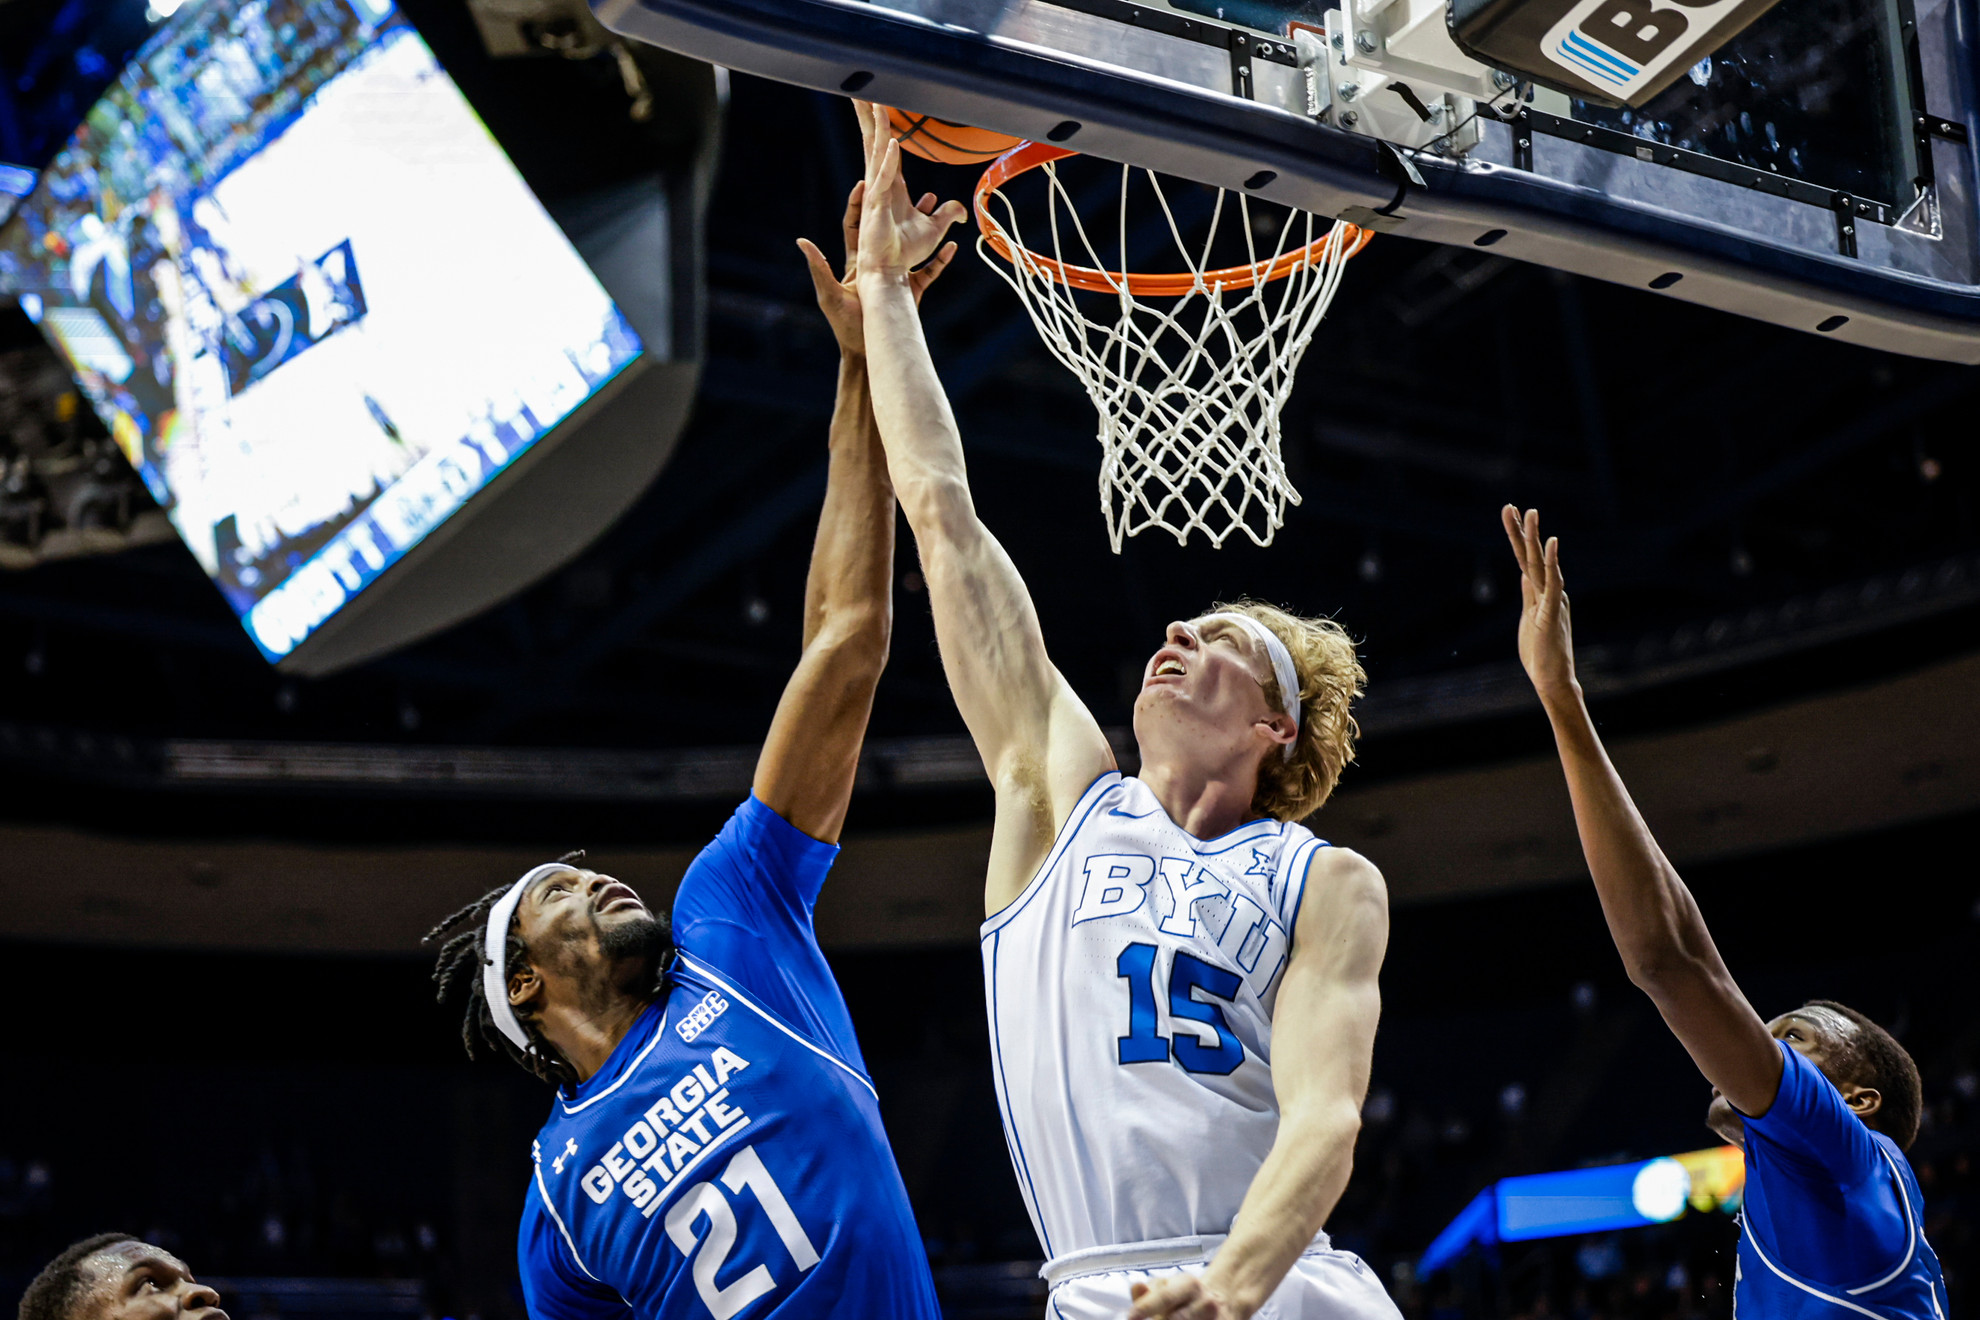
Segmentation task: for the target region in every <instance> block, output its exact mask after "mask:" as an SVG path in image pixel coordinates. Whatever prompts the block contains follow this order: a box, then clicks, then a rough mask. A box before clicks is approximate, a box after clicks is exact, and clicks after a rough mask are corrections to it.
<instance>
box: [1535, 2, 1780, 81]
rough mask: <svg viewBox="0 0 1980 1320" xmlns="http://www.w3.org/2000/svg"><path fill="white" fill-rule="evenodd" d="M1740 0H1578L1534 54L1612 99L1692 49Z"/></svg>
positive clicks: (1688, 56)
mask: <svg viewBox="0 0 1980 1320" xmlns="http://www.w3.org/2000/svg"><path fill="white" fill-rule="evenodd" d="M1742 2H1743V0H1581V3H1580V4H1577V5H1575V6H1574V7H1572V8H1571V9H1569V10H1568V11H1567V12H1566V13H1565V14H1563V15H1561V18H1560V21H1558V22H1557V23H1555V24H1554V26H1553V27H1551V28H1549V29H1548V30H1547V35H1546V36H1544V37H1542V38H1541V40H1540V53H1541V54H1543V55H1545V56H1546V57H1547V58H1548V59H1549V60H1552V61H1553V62H1554V63H1555V64H1558V65H1559V66H1560V67H1561V68H1563V69H1566V70H1568V71H1569V72H1570V73H1572V74H1574V75H1575V76H1576V77H1577V78H1579V79H1580V80H1581V81H1582V82H1585V83H1588V84H1590V85H1591V86H1594V87H1599V88H1601V89H1602V91H1603V92H1604V93H1606V94H1607V95H1609V96H1611V97H1613V98H1615V99H1616V100H1618V101H1622V100H1627V99H1628V98H1629V97H1630V96H1632V95H1634V94H1635V93H1636V92H1637V91H1639V90H1641V89H1642V88H1644V87H1647V86H1649V85H1650V84H1651V83H1652V82H1654V81H1655V80H1656V79H1657V78H1658V77H1659V76H1660V75H1661V74H1663V73H1665V72H1667V71H1668V70H1669V69H1670V67H1671V66H1672V65H1673V64H1676V63H1679V62H1682V63H1685V64H1691V63H1695V62H1696V56H1695V55H1693V54H1692V52H1694V51H1696V50H1697V49H1698V47H1699V46H1700V44H1701V43H1702V42H1703V41H1704V39H1705V38H1707V37H1709V36H1710V35H1711V32H1712V29H1713V27H1714V26H1716V25H1717V24H1718V23H1719V22H1720V21H1721V20H1722V19H1724V18H1726V17H1728V16H1729V15H1731V14H1732V12H1733V11H1734V10H1735V9H1738V8H1739V6H1740V4H1741V3H1742Z"/></svg>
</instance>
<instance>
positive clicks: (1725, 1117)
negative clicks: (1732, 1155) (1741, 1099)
mask: <svg viewBox="0 0 1980 1320" xmlns="http://www.w3.org/2000/svg"><path fill="white" fill-rule="evenodd" d="M1705 1126H1706V1127H1708V1128H1710V1129H1712V1131H1713V1132H1715V1133H1717V1134H1718V1135H1719V1136H1721V1137H1723V1138H1725V1139H1726V1140H1727V1141H1729V1142H1731V1143H1732V1144H1733V1145H1735V1146H1740V1147H1744V1146H1745V1145H1746V1124H1745V1123H1744V1122H1742V1121H1741V1120H1740V1116H1739V1111H1738V1110H1736V1109H1734V1108H1733V1107H1732V1103H1731V1102H1730V1101H1728V1100H1727V1099H1726V1098H1725V1097H1724V1096H1722V1095H1715V1096H1713V1097H1712V1103H1711V1104H1710V1105H1707V1106H1706V1108H1705Z"/></svg>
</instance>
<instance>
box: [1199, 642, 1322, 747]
mask: <svg viewBox="0 0 1980 1320" xmlns="http://www.w3.org/2000/svg"><path fill="white" fill-rule="evenodd" d="M1203 618H1204V621H1205V622H1206V623H1207V622H1209V621H1210V620H1211V619H1215V620H1217V621H1218V622H1219V623H1234V624H1236V625H1237V626H1238V627H1240V628H1242V629H1244V630H1245V631H1246V632H1248V633H1250V634H1251V639H1252V640H1253V641H1255V642H1257V643H1258V644H1259V645H1260V646H1262V647H1264V648H1265V654H1266V655H1267V656H1269V657H1271V660H1272V677H1273V678H1275V679H1277V680H1278V683H1279V700H1280V701H1281V702H1283V703H1284V705H1285V714H1286V717H1287V718H1288V719H1290V720H1291V721H1292V725H1293V741H1292V742H1289V743H1287V744H1285V745H1284V746H1283V747H1281V748H1280V749H1279V759H1280V760H1283V761H1290V760H1292V754H1293V743H1296V742H1298V741H1299V671H1298V670H1296V669H1294V668H1293V658H1292V652H1291V651H1288V650H1287V649H1286V644H1285V643H1284V642H1282V641H1280V640H1279V634H1277V633H1275V632H1273V631H1272V630H1271V629H1270V628H1267V627H1266V626H1265V625H1264V624H1262V623H1260V622H1259V621H1258V620H1256V619H1254V618H1252V617H1251V616H1250V615H1248V614H1232V613H1230V612H1229V611H1228V610H1225V611H1219V612H1218V613H1216V614H1206V615H1204V616H1203Z"/></svg>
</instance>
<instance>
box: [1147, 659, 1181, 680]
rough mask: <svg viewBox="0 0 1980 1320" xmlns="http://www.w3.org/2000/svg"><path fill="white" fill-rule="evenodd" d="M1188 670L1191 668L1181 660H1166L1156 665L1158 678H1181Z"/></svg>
mask: <svg viewBox="0 0 1980 1320" xmlns="http://www.w3.org/2000/svg"><path fill="white" fill-rule="evenodd" d="M1188 672H1189V669H1188V668H1187V667H1186V666H1185V665H1184V664H1183V662H1182V661H1180V660H1164V661H1163V662H1162V663H1161V664H1159V665H1156V666H1155V677H1157V678H1181V677H1182V676H1183V675H1184V674H1187V673H1188Z"/></svg>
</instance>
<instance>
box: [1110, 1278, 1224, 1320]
mask: <svg viewBox="0 0 1980 1320" xmlns="http://www.w3.org/2000/svg"><path fill="white" fill-rule="evenodd" d="M1128 1295H1129V1296H1130V1297H1131V1298H1132V1299H1133V1302H1134V1305H1133V1306H1132V1307H1131V1308H1130V1309H1129V1311H1128V1317H1129V1320H1245V1316H1244V1314H1243V1313H1242V1312H1240V1311H1239V1310H1238V1309H1237V1307H1236V1306H1234V1305H1232V1304H1231V1303H1230V1302H1229V1301H1227V1300H1225V1299H1224V1298H1222V1297H1219V1296H1218V1295H1217V1294H1216V1293H1215V1292H1213V1291H1212V1290H1211V1288H1210V1286H1209V1285H1208V1284H1206V1283H1204V1281H1203V1276H1202V1275H1200V1274H1171V1275H1168V1276H1166V1277H1164V1278H1160V1279H1156V1280H1155V1281H1154V1282H1153V1283H1137V1284H1135V1285H1133V1286H1132V1287H1131V1288H1129V1289H1128Z"/></svg>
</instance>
